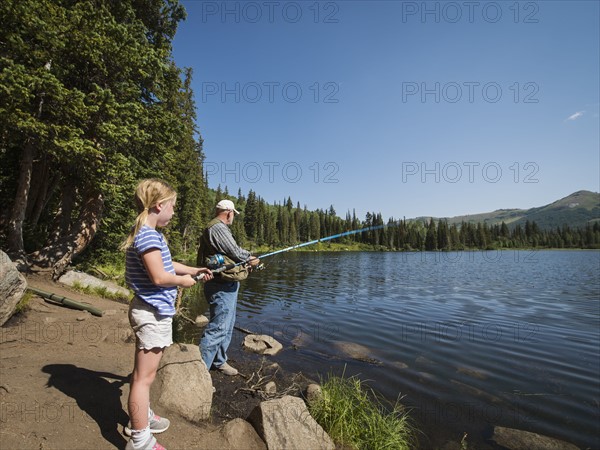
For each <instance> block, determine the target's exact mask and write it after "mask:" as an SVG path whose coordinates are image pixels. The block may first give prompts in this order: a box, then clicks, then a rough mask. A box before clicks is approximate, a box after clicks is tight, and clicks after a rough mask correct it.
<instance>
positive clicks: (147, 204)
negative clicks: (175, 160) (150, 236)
mask: <svg viewBox="0 0 600 450" xmlns="http://www.w3.org/2000/svg"><path fill="white" fill-rule="evenodd" d="M176 198H177V193H176V192H175V190H174V189H173V188H172V187H171V186H169V185H168V184H167V183H165V182H164V181H162V180H159V179H157V178H149V179H146V180H142V181H141V182H140V183H139V184H138V185H137V188H136V190H135V203H136V205H137V209H138V211H139V213H138V216H137V217H136V219H135V223H134V225H133V227H132V228H131V232H130V233H129V235H128V236H127V239H125V240H124V241H123V243H122V244H121V246H120V249H121V250H127V249H128V248H129V247H131V245H132V244H133V240H134V239H135V236H136V235H137V234H138V232H139V231H140V228H142V227H143V226H144V225H145V223H146V220H147V219H148V214H149V213H150V209H152V208H154V207H155V206H156V205H158V204H159V203H164V202H167V201H169V200H175V199H176Z"/></svg>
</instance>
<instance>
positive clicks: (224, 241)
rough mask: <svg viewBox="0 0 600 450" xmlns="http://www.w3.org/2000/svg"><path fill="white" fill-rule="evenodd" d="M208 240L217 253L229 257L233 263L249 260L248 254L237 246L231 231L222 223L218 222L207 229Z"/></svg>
mask: <svg viewBox="0 0 600 450" xmlns="http://www.w3.org/2000/svg"><path fill="white" fill-rule="evenodd" d="M208 240H209V242H210V244H211V245H212V246H213V247H214V249H215V250H217V252H219V253H222V254H224V255H227V256H229V257H230V258H231V259H232V260H234V261H235V262H242V261H246V260H247V259H248V258H250V252H249V251H248V250H244V249H243V248H241V247H240V246H239V245H237V243H236V242H235V239H234V238H233V235H232V234H231V230H229V227H228V226H227V225H225V224H224V223H223V222H218V223H216V224H214V225H213V226H212V227H210V228H209V229H208Z"/></svg>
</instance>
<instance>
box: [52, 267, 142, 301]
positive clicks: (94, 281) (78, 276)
mask: <svg viewBox="0 0 600 450" xmlns="http://www.w3.org/2000/svg"><path fill="white" fill-rule="evenodd" d="M58 281H59V283H63V284H66V285H67V286H73V285H75V284H79V285H80V286H83V287H87V286H91V287H96V288H105V289H106V291H107V292H110V293H111V294H117V295H120V296H122V297H123V298H130V297H131V292H129V290H128V289H126V288H124V287H121V286H119V285H118V284H115V283H113V282H111V281H105V280H101V279H99V278H96V277H93V276H91V275H88V274H87V273H83V272H77V271H75V270H70V271H68V272H67V273H65V274H64V275H63V276H62V277H60V278H59V279H58Z"/></svg>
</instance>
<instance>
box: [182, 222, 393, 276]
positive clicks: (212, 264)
mask: <svg viewBox="0 0 600 450" xmlns="http://www.w3.org/2000/svg"><path fill="white" fill-rule="evenodd" d="M393 223H394V224H395V223H396V222H393ZM390 225H392V224H387V225H374V226H371V227H366V228H359V229H357V230H351V231H344V232H343V233H338V234H333V235H331V236H327V237H324V238H320V239H313V240H312V241H308V242H303V243H301V244H296V245H292V246H290V247H287V248H284V249H281V250H276V251H274V252H270V253H265V254H264V255H260V256H256V257H253V258H250V259H248V260H246V261H241V262H238V263H232V264H225V260H224V258H223V256H222V255H220V254H216V255H213V256H211V257H210V259H209V262H208V268H209V269H210V270H211V271H212V273H220V272H223V271H225V270H229V269H233V268H234V267H237V266H241V265H242V264H248V262H249V261H250V260H251V259H256V258H258V259H263V258H268V257H270V256H274V255H278V254H280V253H285V252H289V251H291V250H296V249H297V248H301V247H307V246H309V245H314V244H318V243H319V242H325V241H330V240H332V239H337V238H341V237H344V236H350V235H352V234H358V233H365V232H367V231H375V230H380V229H382V228H385V227H388V226H390ZM260 266H262V267H260ZM262 269H264V266H263V265H262V264H261V265H259V268H255V269H254V270H262ZM203 277H204V274H200V275H198V276H196V277H195V278H194V279H196V281H198V280H201V279H202V278H203Z"/></svg>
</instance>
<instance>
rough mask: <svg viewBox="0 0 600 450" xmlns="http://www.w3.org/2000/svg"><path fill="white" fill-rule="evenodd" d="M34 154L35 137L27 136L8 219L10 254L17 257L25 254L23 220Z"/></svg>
mask: <svg viewBox="0 0 600 450" xmlns="http://www.w3.org/2000/svg"><path fill="white" fill-rule="evenodd" d="M33 154H34V147H33V139H32V138H27V140H26V141H25V145H24V146H23V156H22V157H21V171H20V173H19V183H18V186H17V194H16V195H15V202H14V204H13V207H12V213H11V216H10V219H9V221H8V239H7V240H8V253H9V255H10V256H12V257H13V258H17V259H20V258H22V257H24V256H25V250H24V246H23V222H24V221H25V211H26V210H27V199H28V198H29V189H30V187H31V171H32V167H33Z"/></svg>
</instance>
